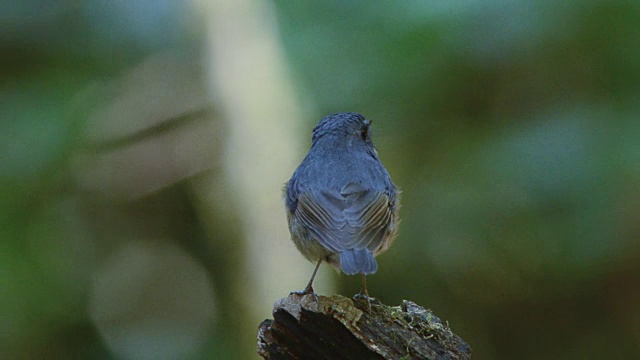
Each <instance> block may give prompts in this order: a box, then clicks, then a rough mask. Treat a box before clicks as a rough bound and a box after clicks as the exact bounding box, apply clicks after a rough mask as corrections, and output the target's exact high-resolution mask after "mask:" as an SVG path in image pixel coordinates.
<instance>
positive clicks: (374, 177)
mask: <svg viewBox="0 0 640 360" xmlns="http://www.w3.org/2000/svg"><path fill="white" fill-rule="evenodd" d="M370 127H371V120H368V119H366V118H365V117H364V116H363V115H361V114H359V113H355V112H346V113H336V114H331V115H327V116H325V117H324V118H322V119H321V120H320V121H319V123H318V124H317V125H316V126H315V127H314V129H313V132H312V137H311V148H310V149H309V152H308V153H307V155H306V156H305V158H304V159H303V160H302V162H301V163H300V165H299V166H298V168H297V169H296V170H295V171H294V173H293V175H292V176H291V179H289V181H287V183H286V184H285V186H284V190H283V192H284V202H285V207H286V211H287V220H288V225H289V232H290V233H291V239H292V240H293V243H294V244H295V246H296V248H297V249H298V250H299V251H300V253H301V254H302V255H303V256H304V257H305V258H307V259H308V260H309V261H311V262H314V263H316V267H315V269H314V271H313V274H312V275H311V279H310V280H309V283H308V284H307V286H306V287H305V288H304V290H302V291H294V292H292V294H293V293H295V294H300V295H305V294H313V296H314V297H315V298H317V295H316V294H315V292H314V290H313V280H314V278H315V276H316V273H317V272H318V269H319V268H320V265H321V264H322V262H326V263H328V264H330V265H331V266H333V267H334V268H335V269H336V270H338V271H342V272H343V273H345V274H347V275H356V274H362V290H361V291H360V293H359V294H358V295H361V296H364V297H367V298H368V296H369V294H368V291H367V275H370V274H374V273H375V272H376V271H377V270H378V262H377V261H376V256H378V255H380V254H382V253H384V252H385V251H387V249H389V247H390V246H391V244H392V242H393V240H394V238H395V236H396V234H397V230H398V223H399V217H398V210H399V207H400V196H399V195H400V191H399V189H398V187H397V186H396V185H395V184H394V183H393V182H392V181H391V177H390V176H389V173H388V171H387V169H386V168H385V167H384V165H383V164H382V162H381V161H380V158H379V157H378V152H377V151H376V149H375V147H374V145H373V142H372V141H371V133H370Z"/></svg>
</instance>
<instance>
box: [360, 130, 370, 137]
mask: <svg viewBox="0 0 640 360" xmlns="http://www.w3.org/2000/svg"><path fill="white" fill-rule="evenodd" d="M360 136H362V140H367V138H368V137H369V128H367V127H364V128H362V130H361V131H360Z"/></svg>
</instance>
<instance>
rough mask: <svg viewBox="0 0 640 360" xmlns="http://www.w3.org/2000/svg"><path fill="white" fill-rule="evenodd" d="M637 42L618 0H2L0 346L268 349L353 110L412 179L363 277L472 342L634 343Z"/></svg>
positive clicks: (547, 345)
mask: <svg viewBox="0 0 640 360" xmlns="http://www.w3.org/2000/svg"><path fill="white" fill-rule="evenodd" d="M639 39H640V3H638V2H636V1H624V0H581V1H576V0H569V1H564V2H548V1H499V0H492V1H449V0H439V1H405V2H369V1H324V2H314V3H307V2H292V1H272V2H260V1H255V0H239V1H233V0H220V1H206V0H191V1H170V0H158V1H148V0H147V1H145V0H131V1H111V2H104V1H95V0H86V1H57V2H46V1H36V0H29V1H8V2H3V3H2V4H1V5H0V47H1V52H0V65H1V66H0V73H1V79H2V81H1V82H0V240H1V242H0V335H1V339H0V346H1V348H2V349H3V350H2V358H4V359H79V358H82V359H85V358H86V359H207V358H215V359H237V358H256V357H257V356H256V355H255V346H256V331H257V326H258V324H259V323H260V321H262V320H263V319H265V318H268V317H270V316H271V315H270V309H271V307H272V304H273V302H274V301H275V300H276V299H277V298H278V297H283V296H286V295H287V294H288V292H289V291H292V290H299V289H302V288H303V287H304V285H305V284H306V281H307V279H308V277H309V276H310V274H311V271H312V270H313V265H312V264H309V263H307V262H305V261H304V260H303V259H302V258H301V256H300V255H299V254H297V253H296V251H295V249H294V246H293V244H292V243H291V242H290V241H289V239H288V232H287V228H286V221H285V216H284V208H283V204H282V200H281V188H282V185H283V184H284V182H285V181H286V180H287V179H288V178H289V177H290V175H291V173H292V172H293V170H294V169H295V167H296V166H297V164H298V163H299V162H300V161H301V160H302V158H303V156H304V154H305V152H306V150H307V148H308V146H309V142H310V131H311V129H312V127H313V126H314V124H315V123H316V122H317V121H318V120H319V119H320V118H321V117H323V116H324V115H326V114H329V113H334V112H342V111H357V112H361V113H363V114H364V115H365V116H367V117H368V118H369V119H371V120H372V121H373V131H374V135H373V136H374V142H375V143H376V145H377V147H378V150H379V152H380V155H381V158H382V160H383V162H384V163H385V165H386V166H387V168H388V169H389V171H390V173H391V175H392V177H393V179H394V181H395V182H396V184H398V185H399V186H400V187H401V188H402V190H403V207H402V209H401V216H402V218H403V221H402V224H401V227H400V234H399V236H398V238H397V240H396V242H395V244H394V246H393V247H392V248H391V249H390V251H389V252H388V253H386V254H385V255H383V256H381V257H380V258H379V263H380V270H379V271H378V273H377V274H376V275H374V276H371V277H370V279H369V290H370V293H371V294H372V295H373V296H375V297H377V298H379V299H380V300H381V301H382V302H384V303H386V304H391V305H394V304H398V303H399V302H400V301H401V300H402V299H409V300H412V301H415V302H416V303H418V304H420V305H422V306H424V307H427V308H431V309H432V310H433V311H434V312H435V313H436V314H438V316H440V317H441V318H443V319H445V320H447V321H448V322H449V324H450V325H451V327H452V329H453V330H454V331H455V332H456V333H457V334H459V335H460V336H461V337H462V338H464V339H465V340H466V341H467V342H468V343H469V344H470V345H471V347H472V348H473V351H474V356H475V358H478V359H541V358H552V359H600V358H615V359H632V358H640V285H639V284H640V282H639V281H638V279H639V278H640V241H639V240H640V225H639V224H640V41H639ZM359 282H360V279H359V278H358V277H348V276H339V275H337V274H335V272H333V270H331V269H328V267H327V266H325V267H323V269H322V271H321V273H320V275H319V278H318V285H317V287H316V290H318V292H319V293H320V294H324V295H329V294H332V293H334V292H338V293H341V294H343V295H352V294H355V293H356V292H357V291H358V290H359Z"/></svg>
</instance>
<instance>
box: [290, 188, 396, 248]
mask: <svg viewBox="0 0 640 360" xmlns="http://www.w3.org/2000/svg"><path fill="white" fill-rule="evenodd" d="M294 216H296V217H297V218H298V220H299V221H300V222H301V223H302V224H303V225H304V226H305V227H306V228H307V229H308V230H309V232H310V233H311V234H312V235H313V236H314V238H315V239H317V240H318V241H319V242H320V243H321V244H322V245H323V246H324V247H326V248H327V249H329V250H331V251H334V252H337V251H344V250H346V249H365V248H367V249H369V250H370V251H375V250H376V249H378V248H379V247H380V246H381V244H382V242H383V241H384V239H385V237H386V236H387V231H388V228H389V225H390V224H391V221H392V217H393V213H392V210H391V207H390V204H389V197H388V196H387V195H386V194H385V193H384V192H380V191H374V190H367V189H365V188H364V187H362V186H361V185H360V184H357V183H349V184H347V185H345V186H344V187H343V188H342V189H341V190H340V191H335V190H324V191H307V192H304V193H302V194H300V196H299V197H298V204H297V207H296V210H295V213H294Z"/></svg>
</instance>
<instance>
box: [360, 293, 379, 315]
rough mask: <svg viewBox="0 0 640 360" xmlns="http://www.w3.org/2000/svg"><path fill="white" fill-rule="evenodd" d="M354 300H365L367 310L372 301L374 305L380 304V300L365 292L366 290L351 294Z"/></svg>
mask: <svg viewBox="0 0 640 360" xmlns="http://www.w3.org/2000/svg"><path fill="white" fill-rule="evenodd" d="M353 299H354V300H365V301H366V302H367V305H368V306H369V311H371V302H372V301H373V303H374V304H376V305H380V300H378V299H376V298H374V297H370V296H369V293H367V291H364V290H363V291H360V292H359V293H357V294H355V295H354V296H353Z"/></svg>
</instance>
